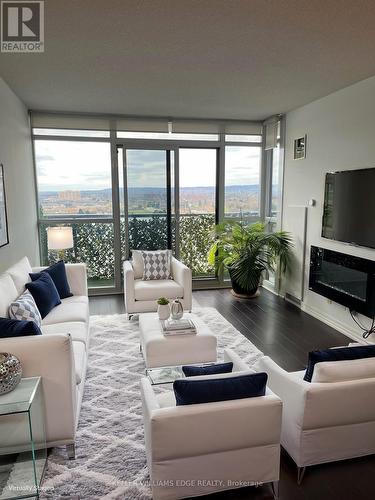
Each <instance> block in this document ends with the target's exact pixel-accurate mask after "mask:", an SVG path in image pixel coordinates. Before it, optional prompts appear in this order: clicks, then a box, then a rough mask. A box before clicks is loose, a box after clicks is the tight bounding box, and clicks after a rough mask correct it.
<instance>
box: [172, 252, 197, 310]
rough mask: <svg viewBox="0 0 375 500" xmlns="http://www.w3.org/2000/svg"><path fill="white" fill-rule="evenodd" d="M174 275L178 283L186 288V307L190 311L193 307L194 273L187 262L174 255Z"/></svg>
mask: <svg viewBox="0 0 375 500" xmlns="http://www.w3.org/2000/svg"><path fill="white" fill-rule="evenodd" d="M172 275H173V279H174V280H175V282H176V283H178V284H179V285H180V286H182V288H183V289H184V302H185V309H187V310H188V311H190V310H191V307H192V286H193V285H192V283H193V279H192V273H191V269H189V268H188V267H187V266H185V264H183V263H182V262H180V261H179V260H177V259H176V258H175V257H172Z"/></svg>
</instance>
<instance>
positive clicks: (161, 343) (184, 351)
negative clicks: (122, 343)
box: [139, 313, 217, 368]
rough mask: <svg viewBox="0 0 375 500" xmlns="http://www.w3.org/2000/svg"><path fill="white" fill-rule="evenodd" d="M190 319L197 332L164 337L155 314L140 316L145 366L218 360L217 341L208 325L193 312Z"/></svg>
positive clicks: (187, 315) (189, 316)
mask: <svg viewBox="0 0 375 500" xmlns="http://www.w3.org/2000/svg"><path fill="white" fill-rule="evenodd" d="M184 317H188V318H191V319H192V320H193V321H194V323H195V326H196V328H197V334H196V335H171V336H168V337H167V336H165V335H163V333H162V332H161V328H160V322H159V318H158V315H157V313H145V314H140V315H139V332H140V342H141V348H142V352H143V357H144V360H145V363H146V367H147V368H156V367H160V366H178V365H185V364H193V363H209V362H215V361H216V360H217V340H216V336H215V335H214V334H213V333H212V332H211V330H210V329H209V328H208V326H207V325H206V324H205V323H204V322H203V321H202V320H200V318H198V317H197V316H195V315H194V314H186V313H185V314H184Z"/></svg>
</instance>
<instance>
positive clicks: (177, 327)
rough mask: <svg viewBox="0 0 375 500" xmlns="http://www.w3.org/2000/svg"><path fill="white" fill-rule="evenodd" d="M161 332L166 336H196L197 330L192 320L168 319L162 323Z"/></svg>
mask: <svg viewBox="0 0 375 500" xmlns="http://www.w3.org/2000/svg"><path fill="white" fill-rule="evenodd" d="M160 324H161V331H162V332H163V334H164V335H196V333H197V329H196V327H195V324H194V322H193V321H192V320H191V319H187V318H182V319H177V320H176V319H167V320H166V321H161V322H160Z"/></svg>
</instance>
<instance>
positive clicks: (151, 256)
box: [142, 250, 172, 281]
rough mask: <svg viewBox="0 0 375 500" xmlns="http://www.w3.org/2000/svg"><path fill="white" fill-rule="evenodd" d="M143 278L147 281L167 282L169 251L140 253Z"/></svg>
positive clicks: (169, 275)
mask: <svg viewBox="0 0 375 500" xmlns="http://www.w3.org/2000/svg"><path fill="white" fill-rule="evenodd" d="M142 258H143V277H142V279H143V280H144V281H148V280H168V279H170V277H171V259H172V251H171V250H154V251H150V252H142Z"/></svg>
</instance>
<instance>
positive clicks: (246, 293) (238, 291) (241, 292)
mask: <svg viewBox="0 0 375 500" xmlns="http://www.w3.org/2000/svg"><path fill="white" fill-rule="evenodd" d="M228 271H229V276H230V279H231V282H232V289H233V293H234V295H237V296H238V297H243V298H253V297H257V296H258V295H259V293H258V286H259V282H260V274H259V278H258V285H257V287H256V288H254V289H252V290H245V289H244V288H242V286H241V285H240V284H239V283H238V282H237V281H236V280H235V278H234V277H233V270H232V269H231V268H230V267H228Z"/></svg>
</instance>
